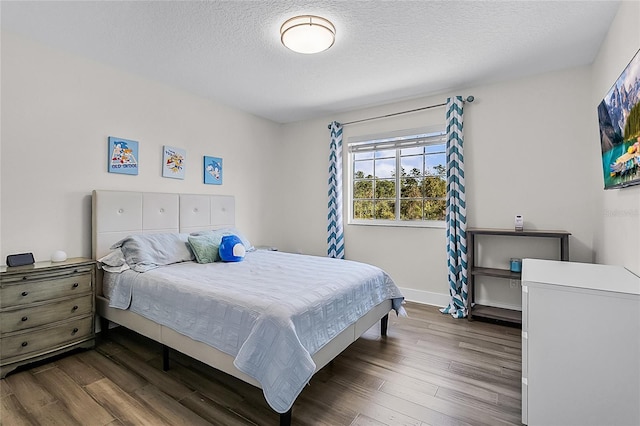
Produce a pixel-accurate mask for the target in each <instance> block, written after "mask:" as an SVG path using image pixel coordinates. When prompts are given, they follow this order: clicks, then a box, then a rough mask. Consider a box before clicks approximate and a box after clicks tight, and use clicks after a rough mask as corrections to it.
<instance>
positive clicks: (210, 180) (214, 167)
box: [204, 155, 222, 185]
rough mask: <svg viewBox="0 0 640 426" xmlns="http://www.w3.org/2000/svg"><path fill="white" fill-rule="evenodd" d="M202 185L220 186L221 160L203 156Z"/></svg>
mask: <svg viewBox="0 0 640 426" xmlns="http://www.w3.org/2000/svg"><path fill="white" fill-rule="evenodd" d="M204 183H206V184H208V185H222V158H219V157H209V156H207V155H205V156H204Z"/></svg>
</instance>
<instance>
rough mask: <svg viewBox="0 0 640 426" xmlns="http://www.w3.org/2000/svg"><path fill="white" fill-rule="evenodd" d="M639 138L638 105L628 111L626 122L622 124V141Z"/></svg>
mask: <svg viewBox="0 0 640 426" xmlns="http://www.w3.org/2000/svg"><path fill="white" fill-rule="evenodd" d="M639 136H640V103H637V104H635V105H634V106H633V108H631V111H629V116H628V117H627V122H626V123H625V124H624V140H625V141H628V140H630V139H636V138H637V137H639Z"/></svg>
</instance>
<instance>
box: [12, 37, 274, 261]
mask: <svg viewBox="0 0 640 426" xmlns="http://www.w3.org/2000/svg"><path fill="white" fill-rule="evenodd" d="M1 100H2V116H1V118H2V132H1V137H2V139H1V143H2V146H1V151H2V154H1V161H2V163H1V166H2V167H1V184H2V193H1V217H2V224H1V228H0V237H1V238H0V241H1V247H0V261H2V262H4V259H5V257H6V255H7V254H10V253H21V252H28V251H30V252H33V253H34V255H35V257H36V260H48V259H49V257H50V255H51V253H52V252H53V251H54V250H56V249H62V250H65V251H66V252H67V254H68V255H69V256H90V255H91V191H92V190H93V189H120V190H142V191H157V192H191V193H211V194H232V195H235V196H236V208H237V217H236V221H237V225H238V226H239V227H240V228H241V229H243V230H244V231H245V232H246V234H247V235H248V236H250V237H251V239H252V240H253V242H254V243H255V244H262V243H266V242H267V241H269V240H271V237H270V236H268V232H269V230H270V227H269V226H268V224H270V223H273V222H274V221H275V220H277V218H276V216H275V213H274V212H273V211H272V210H270V209H265V208H264V206H265V205H268V204H269V203H270V202H271V197H270V195H271V194H270V188H271V185H269V177H270V176H271V175H272V174H273V171H274V169H275V167H274V164H275V160H276V154H277V153H276V148H277V145H278V140H279V138H278V135H279V134H280V132H281V130H280V126H279V125H277V124H274V123H272V122H270V121H268V120H264V119H261V118H257V117H255V116H252V115H249V114H247V113H244V112H241V111H237V110H234V109H231V108H227V107H225V106H222V105H219V104H216V103H213V102H210V101H208V100H205V99H201V98H197V97H195V96H192V95H190V94H187V93H185V92H182V91H178V90H176V89H173V88H170V87H167V86H164V85H162V84H159V83H155V82H152V81H149V80H144V79H141V78H138V77H137V76H134V75H131V74H126V73H123V72H121V71H118V70H115V69H112V68H109V67H106V66H103V65H101V64H97V63H94V62H91V61H89V60H86V59H83V58H79V57H76V56H72V55H69V54H65V53H62V52H59V51H56V50H53V49H50V48H48V47H46V46H44V45H40V44H36V43H33V42H30V41H27V40H25V39H22V38H20V37H18V36H15V35H12V34H9V33H6V32H3V33H2V98H1ZM108 136H117V137H122V138H126V139H133V140H137V141H139V148H140V152H139V163H140V171H139V175H138V176H127V175H118V174H111V173H107V138H108ZM163 145H171V146H177V147H180V148H184V149H186V151H187V170H186V177H185V179H184V180H175V179H168V178H163V177H161V161H162V147H163ZM203 155H211V156H218V157H222V158H223V162H224V174H223V184H222V185H221V186H214V185H204V184H203V183H202V168H203V166H202V157H203Z"/></svg>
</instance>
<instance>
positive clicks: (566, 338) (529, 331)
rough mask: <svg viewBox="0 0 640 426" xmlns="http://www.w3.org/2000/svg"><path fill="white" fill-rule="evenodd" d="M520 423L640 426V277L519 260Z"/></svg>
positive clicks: (579, 265) (605, 268) (617, 271)
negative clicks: (520, 307)
mask: <svg viewBox="0 0 640 426" xmlns="http://www.w3.org/2000/svg"><path fill="white" fill-rule="evenodd" d="M522 423H524V424H528V425H529V426H537V425H545V426H551V425H562V426H569V425H580V426H586V425H597V426H601V425H609V426H614V425H630V426H631V425H633V426H637V425H640V277H638V276H636V275H634V274H632V273H631V272H630V271H628V270H626V269H625V268H622V267H619V266H610V265H594V264H587V263H575V262H558V261H551V260H537V259H525V260H524V261H523V265H522Z"/></svg>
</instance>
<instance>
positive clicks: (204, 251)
mask: <svg viewBox="0 0 640 426" xmlns="http://www.w3.org/2000/svg"><path fill="white" fill-rule="evenodd" d="M221 240H222V238H220V237H219V236H216V235H212V234H204V235H189V245H191V250H193V254H194V255H195V256H196V260H197V261H198V263H211V262H217V261H219V260H220V254H219V253H218V249H219V247H220V241H221Z"/></svg>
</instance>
